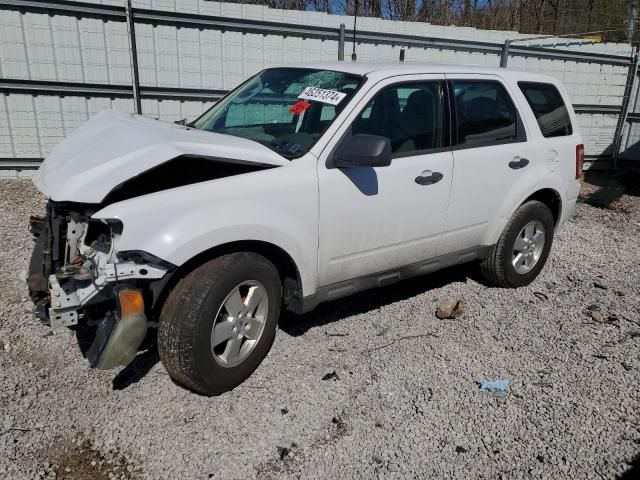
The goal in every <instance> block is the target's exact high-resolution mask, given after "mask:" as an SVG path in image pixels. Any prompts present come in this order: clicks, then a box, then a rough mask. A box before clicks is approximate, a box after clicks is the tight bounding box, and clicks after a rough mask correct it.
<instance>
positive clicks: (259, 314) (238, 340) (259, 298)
mask: <svg viewBox="0 0 640 480" xmlns="http://www.w3.org/2000/svg"><path fill="white" fill-rule="evenodd" d="M268 311H269V296H268V295H267V290H266V289H265V288H264V285H262V284H261V283H260V282H258V281H255V280H247V281H245V282H242V283H241V284H239V285H237V286H236V287H235V288H233V290H231V292H229V294H228V295H227V296H226V298H225V299H224V301H223V302H222V305H221V306H220V308H219V309H218V313H217V314H216V317H215V321H214V322H213V328H212V329H211V353H212V354H213V358H214V359H215V360H216V362H218V363H219V364H220V365H222V366H224V367H233V366H236V365H238V364H240V363H242V362H243V361H244V360H245V359H246V358H247V357H248V356H249V354H250V353H251V351H252V350H253V349H254V348H255V346H256V345H257V344H258V342H259V341H260V337H261V336H262V333H263V332H264V326H265V322H266V319H267V313H268Z"/></svg>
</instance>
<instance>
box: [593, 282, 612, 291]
mask: <svg viewBox="0 0 640 480" xmlns="http://www.w3.org/2000/svg"><path fill="white" fill-rule="evenodd" d="M593 286H594V287H596V288H600V289H601V290H608V289H609V287H607V286H606V285H605V284H604V283H601V282H593Z"/></svg>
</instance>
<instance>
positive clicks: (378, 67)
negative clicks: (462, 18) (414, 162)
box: [289, 60, 552, 79]
mask: <svg viewBox="0 0 640 480" xmlns="http://www.w3.org/2000/svg"><path fill="white" fill-rule="evenodd" d="M289 66H292V65H289ZM296 67H300V68H316V69H322V70H336V71H339V72H346V73H352V74H355V75H367V76H375V77H378V78H385V77H390V76H394V75H408V74H420V73H445V74H446V73H477V74H493V75H496V74H498V75H500V76H502V77H517V78H520V77H523V76H526V77H527V78H532V79H533V78H545V79H550V78H552V77H549V76H547V75H540V74H538V73H532V72H518V71H515V70H510V69H506V68H499V67H485V66H483V65H453V64H446V63H417V62H402V63H401V62H359V61H355V62H354V61H351V60H346V61H342V62H340V61H337V62H336V61H334V62H313V63H304V64H300V65H296Z"/></svg>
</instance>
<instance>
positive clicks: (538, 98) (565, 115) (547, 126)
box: [518, 82, 573, 138]
mask: <svg viewBox="0 0 640 480" xmlns="http://www.w3.org/2000/svg"><path fill="white" fill-rule="evenodd" d="M518 86H519V87H520V90H522V93H523V94H524V97H525V98H526V99H527V102H528V103H529V106H530V107H531V110H532V111H533V114H534V115H535V117H536V120H537V121H538V126H539V127H540V131H541V132H542V135H543V136H545V137H547V138H549V137H564V136H567V135H571V134H572V133H573V127H572V126H571V119H570V118H569V111H568V110H567V106H566V105H565V104H564V101H563V100H562V96H561V95H560V92H559V91H558V89H557V88H556V87H555V85H552V84H550V83H537V82H518Z"/></svg>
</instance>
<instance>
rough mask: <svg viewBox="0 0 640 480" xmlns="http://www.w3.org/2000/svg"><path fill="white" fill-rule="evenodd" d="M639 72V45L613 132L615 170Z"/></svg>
mask: <svg viewBox="0 0 640 480" xmlns="http://www.w3.org/2000/svg"><path fill="white" fill-rule="evenodd" d="M637 74H638V46H636V47H635V48H634V49H633V57H632V60H631V63H630V64H629V72H628V73H627V83H626V85H625V87H624V96H623V97H622V106H621V109H620V116H619V117H618V124H617V125H616V131H615V133H614V134H613V156H612V160H611V169H612V170H615V169H616V168H617V167H618V157H619V156H620V147H621V144H622V136H623V134H624V127H625V125H626V123H627V116H628V115H629V103H630V102H631V93H632V92H633V84H634V83H635V81H636V76H637Z"/></svg>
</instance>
